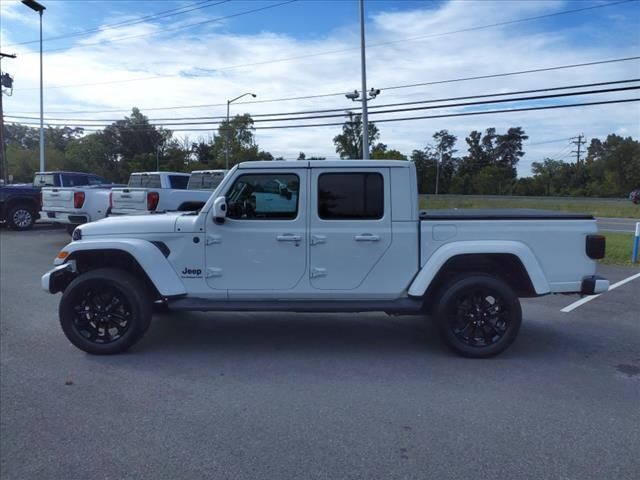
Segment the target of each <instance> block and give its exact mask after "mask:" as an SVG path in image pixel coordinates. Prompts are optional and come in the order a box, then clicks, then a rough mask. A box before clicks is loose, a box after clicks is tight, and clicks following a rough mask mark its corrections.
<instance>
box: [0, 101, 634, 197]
mask: <svg viewBox="0 0 640 480" xmlns="http://www.w3.org/2000/svg"><path fill="white" fill-rule="evenodd" d="M5 128H6V134H5V139H6V142H7V159H8V164H9V173H10V174H12V175H13V178H14V182H29V181H30V180H31V179H32V178H33V172H35V171H36V170H37V169H38V139H39V130H38V129H37V128H31V127H27V126H24V125H20V124H9V125H6V126H5ZM361 132H362V120H361V117H360V115H354V114H351V115H350V116H349V118H348V120H347V121H346V122H345V123H344V124H343V126H342V130H341V132H340V133H339V134H338V135H336V136H335V137H334V138H333V143H334V145H335V149H336V153H338V154H339V155H340V158H345V159H347V158H362V138H361V137H362V135H361ZM368 133H369V135H368V136H369V138H368V141H369V148H370V152H371V158H373V159H396V160H407V161H412V162H414V164H415V166H416V172H417V176H418V189H419V191H420V193H434V192H435V189H436V176H437V178H438V182H437V184H438V185H437V188H438V193H450V194H481V195H490V194H491V195H496V194H497V195H500V194H505V195H576V196H600V197H604V196H611V197H616V196H626V195H627V194H628V193H629V191H631V190H633V189H634V188H639V187H640V142H638V141H636V140H633V139H632V138H631V137H626V138H623V137H621V136H618V135H615V134H611V135H609V136H608V137H607V138H606V139H605V140H600V139H598V138H593V139H592V140H591V143H590V144H589V147H588V148H587V152H586V156H585V158H584V159H583V160H582V161H581V162H580V163H575V162H574V163H569V162H563V161H560V160H555V159H551V158H544V159H541V160H540V161H538V162H533V163H532V176H530V177H521V178H518V176H517V166H518V163H519V161H520V160H521V159H522V157H523V156H524V154H525V151H524V143H525V141H526V140H527V139H528V138H529V137H528V136H527V135H526V133H525V131H524V130H523V129H522V128H521V127H511V128H509V129H507V131H506V132H498V131H496V129H495V128H487V129H486V130H485V131H484V132H480V131H476V130H474V131H472V132H470V133H469V135H468V136H467V137H466V138H465V139H464V142H465V148H464V149H461V150H458V148H456V147H457V143H458V138H457V137H456V136H455V135H452V134H451V133H449V132H448V131H447V130H440V131H437V132H435V133H434V134H433V135H432V136H431V140H432V141H431V142H428V143H427V142H425V143H427V145H426V146H425V147H424V148H422V149H416V150H413V151H412V152H411V154H410V155H405V154H403V153H401V152H400V151H398V150H395V149H392V148H389V147H388V146H387V145H386V144H384V143H382V142H380V141H379V140H380V130H379V128H378V126H377V125H376V124H375V123H369V131H368ZM45 146H46V152H45V157H46V159H47V169H48V170H57V169H60V170H62V169H64V170H78V171H90V172H94V173H97V174H99V175H102V176H104V177H106V178H109V179H110V180H113V181H114V182H120V183H123V182H126V180H127V178H128V176H129V173H130V172H133V171H153V170H156V165H159V167H160V169H161V170H171V171H192V170H200V169H207V168H209V169H213V168H224V165H225V150H228V157H229V164H230V165H235V164H236V163H239V162H243V161H247V160H281V159H282V158H281V157H280V158H274V156H273V155H272V154H271V153H270V152H268V151H265V150H262V149H261V148H260V146H259V145H258V144H257V143H256V139H255V134H254V130H253V119H252V118H251V116H250V115H249V114H244V115H237V116H235V117H234V118H232V119H231V120H230V121H229V122H228V123H227V122H226V121H223V122H222V123H221V124H220V126H219V127H218V129H217V131H215V132H212V133H211V134H210V136H209V137H207V138H199V139H197V140H196V141H191V140H190V139H189V137H186V136H185V137H182V138H176V137H174V135H173V132H171V130H168V129H165V128H162V127H158V126H155V125H153V124H151V123H150V122H149V120H148V118H147V117H146V116H144V115H143V114H142V113H141V112H140V110H139V109H137V108H134V109H133V110H132V113H131V115H129V116H126V117H124V118H123V119H122V120H118V121H116V122H114V123H112V124H111V125H109V126H108V127H106V128H105V129H104V130H101V131H98V132H92V133H86V134H85V132H84V130H83V129H81V128H71V127H61V128H57V127H47V128H46V130H45ZM305 159H306V160H314V159H320V160H322V159H324V158H323V157H313V156H309V157H307V155H306V154H305V153H304V152H300V154H299V155H298V160H305ZM436 173H438V175H436Z"/></svg>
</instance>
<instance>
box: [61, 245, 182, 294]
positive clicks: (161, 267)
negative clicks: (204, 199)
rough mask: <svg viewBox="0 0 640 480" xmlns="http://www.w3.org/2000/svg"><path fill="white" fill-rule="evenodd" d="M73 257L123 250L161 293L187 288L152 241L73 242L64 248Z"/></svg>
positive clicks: (174, 292) (173, 292) (178, 292)
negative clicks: (78, 253)
mask: <svg viewBox="0 0 640 480" xmlns="http://www.w3.org/2000/svg"><path fill="white" fill-rule="evenodd" d="M62 250H63V251H65V252H68V254H69V256H68V257H67V258H69V257H72V256H73V254H74V253H77V252H89V251H92V252H99V251H100V250H121V251H123V252H126V253H128V254H129V255H131V256H132V257H133V258H134V259H135V260H136V261H137V262H138V264H139V265H140V267H141V268H142V269H143V270H144V271H145V273H146V274H147V276H148V277H149V279H150V280H151V282H152V283H153V285H154V286H155V287H156V289H157V290H158V292H159V293H160V295H162V296H165V297H169V296H172V295H184V294H186V293H187V290H186V289H185V287H184V284H183V283H182V281H181V280H180V277H178V274H177V273H176V272H175V270H174V269H173V267H172V266H171V264H170V263H169V261H168V260H167V259H166V258H165V256H164V255H163V254H162V252H161V251H160V250H159V249H158V248H157V247H156V246H155V245H153V244H152V243H151V242H148V241H147V240H140V239H135V238H119V239H117V240H108V239H96V240H91V239H87V240H80V241H77V242H71V243H69V244H68V245H67V246H66V247H64V248H63V249H62ZM65 261H66V259H60V258H56V259H55V261H54V264H55V265H62V264H63V263H65Z"/></svg>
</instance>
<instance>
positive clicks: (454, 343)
mask: <svg viewBox="0 0 640 480" xmlns="http://www.w3.org/2000/svg"><path fill="white" fill-rule="evenodd" d="M435 318H436V321H437V323H438V328H439V330H440V334H441V336H442V337H443V339H444V340H445V342H446V343H447V344H448V345H449V346H450V347H451V348H453V349H454V350H455V351H456V352H458V353H460V354H461V355H463V356H467V357H490V356H493V355H496V354H498V353H500V352H502V351H503V350H505V349H506V348H507V347H508V346H509V345H511V343H513V341H514V340H515V337H516V336H517V334H518V331H519V329H520V324H521V323H522V310H521V308H520V302H519V300H518V297H517V296H516V294H515V292H513V290H512V289H511V288H510V287H509V286H508V285H507V284H506V283H505V282H504V281H502V280H501V279H499V278H496V277H493V276H490V275H486V274H468V275H462V276H459V277H457V278H455V279H454V280H453V281H451V282H450V283H448V284H447V285H446V286H445V288H443V289H442V290H441V293H440V298H439V300H438V304H437V306H436V309H435Z"/></svg>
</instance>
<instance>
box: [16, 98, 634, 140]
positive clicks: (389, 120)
mask: <svg viewBox="0 0 640 480" xmlns="http://www.w3.org/2000/svg"><path fill="white" fill-rule="evenodd" d="M638 101H640V98H629V99H620V100H602V101H598V102H584V103H571V104H563V105H562V104H561V105H545V106H540V107H522V108H510V109H501V110H482V111H476V112H462V113H448V114H441V115H425V116H419V117H401V118H384V119H378V120H376V123H387V122H402V121H410V120H426V119H435V118H454V117H467V116H477V115H490V114H503V113H514V112H527V111H538V110H552V109H560V108H573V107H586V106H594V105H609V104H616V103H630V102H638ZM22 125H26V126H33V125H35V124H30V123H22ZM338 125H344V122H331V123H316V124H302V125H276V126H258V127H252V129H254V130H275V129H285V128H312V127H331V126H338ZM67 126H69V127H73V126H76V127H79V128H83V127H80V126H78V125H67ZM161 126H162V125H161ZM118 128H124V129H129V130H135V129H139V130H143V129H156V125H138V126H131V127H118ZM83 130H85V131H87V132H98V131H102V130H103V129H87V128H83ZM169 130H171V131H173V132H197V131H202V132H210V131H211V130H212V128H182V129H180V128H171V129H169Z"/></svg>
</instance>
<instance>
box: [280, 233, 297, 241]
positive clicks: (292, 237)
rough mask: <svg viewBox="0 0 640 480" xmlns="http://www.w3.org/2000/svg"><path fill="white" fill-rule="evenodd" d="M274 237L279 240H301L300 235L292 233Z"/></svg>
mask: <svg viewBox="0 0 640 480" xmlns="http://www.w3.org/2000/svg"><path fill="white" fill-rule="evenodd" d="M276 238H277V239H278V241H279V242H299V241H300V240H302V237H301V236H300V235H293V234H291V233H287V234H284V235H278V236H277V237H276Z"/></svg>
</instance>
